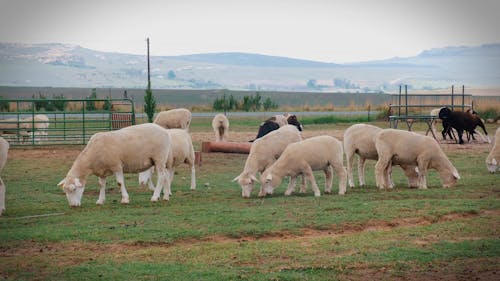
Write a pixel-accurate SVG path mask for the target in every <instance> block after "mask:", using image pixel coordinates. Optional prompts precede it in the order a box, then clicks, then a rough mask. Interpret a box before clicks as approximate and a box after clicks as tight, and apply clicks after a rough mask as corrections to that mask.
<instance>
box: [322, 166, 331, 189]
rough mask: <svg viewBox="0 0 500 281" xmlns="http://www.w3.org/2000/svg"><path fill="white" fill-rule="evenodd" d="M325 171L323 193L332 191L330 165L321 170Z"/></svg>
mask: <svg viewBox="0 0 500 281" xmlns="http://www.w3.org/2000/svg"><path fill="white" fill-rule="evenodd" d="M323 172H324V173H325V194H331V193H332V182H333V171H332V167H331V166H328V167H326V169H324V170H323Z"/></svg>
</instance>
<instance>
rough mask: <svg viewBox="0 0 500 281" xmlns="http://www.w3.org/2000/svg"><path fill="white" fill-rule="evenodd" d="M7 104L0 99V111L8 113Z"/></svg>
mask: <svg viewBox="0 0 500 281" xmlns="http://www.w3.org/2000/svg"><path fill="white" fill-rule="evenodd" d="M9 109H10V106H9V102H8V101H6V100H4V99H3V98H2V97H0V111H9Z"/></svg>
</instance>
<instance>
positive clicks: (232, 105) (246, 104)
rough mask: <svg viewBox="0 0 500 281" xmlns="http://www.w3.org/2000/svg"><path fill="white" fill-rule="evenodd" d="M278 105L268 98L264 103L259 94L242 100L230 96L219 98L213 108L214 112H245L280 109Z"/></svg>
mask: <svg viewBox="0 0 500 281" xmlns="http://www.w3.org/2000/svg"><path fill="white" fill-rule="evenodd" d="M278 106H279V105H278V103H276V102H275V101H273V100H272V99H271V98H270V97H267V98H265V99H264V101H262V96H261V95H260V94H259V93H256V94H255V95H249V96H243V97H242V98H241V99H240V100H237V99H235V98H234V96H233V95H230V96H229V97H227V98H226V95H224V96H222V97H217V98H216V99H215V100H214V102H213V104H212V108H213V109H214V110H243V111H259V110H261V109H264V110H270V109H276V108H278Z"/></svg>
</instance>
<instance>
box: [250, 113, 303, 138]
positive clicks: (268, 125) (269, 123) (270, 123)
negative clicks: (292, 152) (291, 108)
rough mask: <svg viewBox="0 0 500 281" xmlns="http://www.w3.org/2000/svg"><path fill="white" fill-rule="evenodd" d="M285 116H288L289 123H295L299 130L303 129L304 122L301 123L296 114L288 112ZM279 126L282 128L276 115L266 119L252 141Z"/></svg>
mask: <svg viewBox="0 0 500 281" xmlns="http://www.w3.org/2000/svg"><path fill="white" fill-rule="evenodd" d="M285 116H286V121H287V123H288V124H290V125H294V126H295V127H297V129H298V130H299V131H302V130H303V126H302V124H300V122H299V120H298V119H297V116H296V115H293V114H292V115H288V114H286V115H285ZM279 128H280V125H279V124H278V123H276V117H274V116H273V117H271V118H269V119H267V120H266V121H264V122H262V124H260V126H259V131H258V132H257V136H256V137H255V139H253V140H251V141H250V142H253V141H255V140H256V139H258V138H261V137H263V136H265V135H267V134H269V133H270V132H272V131H274V130H278V129H279Z"/></svg>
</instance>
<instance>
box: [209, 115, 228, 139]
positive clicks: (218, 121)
mask: <svg viewBox="0 0 500 281" xmlns="http://www.w3.org/2000/svg"><path fill="white" fill-rule="evenodd" d="M212 128H213V129H214V133H215V141H226V140H227V138H228V133H229V120H227V117H226V116H225V115H224V114H221V113H219V114H217V115H215V116H214V119H213V120H212Z"/></svg>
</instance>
